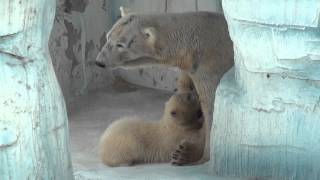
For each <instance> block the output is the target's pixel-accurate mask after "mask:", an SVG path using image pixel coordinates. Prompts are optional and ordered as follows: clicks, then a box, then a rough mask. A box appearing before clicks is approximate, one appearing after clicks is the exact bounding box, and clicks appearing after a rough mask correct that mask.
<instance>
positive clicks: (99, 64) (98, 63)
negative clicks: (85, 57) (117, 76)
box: [95, 61, 106, 68]
mask: <svg viewBox="0 0 320 180" xmlns="http://www.w3.org/2000/svg"><path fill="white" fill-rule="evenodd" d="M95 64H96V65H97V66H99V67H101V68H105V67H106V65H105V64H104V63H102V62H99V61H96V62H95Z"/></svg>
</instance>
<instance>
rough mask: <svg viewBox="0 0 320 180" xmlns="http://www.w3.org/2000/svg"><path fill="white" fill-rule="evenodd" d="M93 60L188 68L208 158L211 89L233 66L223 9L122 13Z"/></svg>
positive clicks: (108, 63) (107, 63) (126, 65)
mask: <svg viewBox="0 0 320 180" xmlns="http://www.w3.org/2000/svg"><path fill="white" fill-rule="evenodd" d="M96 64H97V65H99V66H101V67H104V66H106V65H108V66H117V67H124V68H136V67H141V66H146V65H155V64H164V65H167V66H175V67H179V68H180V69H181V70H183V71H184V72H186V73H187V74H188V75H189V77H190V78H191V79H192V82H193V83H194V86H195V89H196V91H197V92H198V94H199V98H200V101H201V107H202V110H203V114H204V118H205V123H204V128H205V129H206V130H205V131H206V144H205V151H204V153H203V154H204V156H203V157H202V159H201V160H200V161H199V163H203V162H206V161H208V160H209V157H210V156H209V152H210V151H209V150H210V131H211V126H212V121H213V116H212V115H213V109H214V98H215V91H216V88H217V86H218V84H219V81H220V79H221V77H222V76H223V74H224V73H225V72H227V71H228V70H229V69H230V68H231V67H232V66H233V64H234V63H233V44H232V41H231V39H230V37H229V33H228V26H227V22H226V20H225V18H224V17H223V15H222V14H217V13H211V12H188V13H172V14H170V13H168V14H135V13H129V15H125V16H124V17H122V18H121V19H119V20H118V22H117V23H116V24H115V25H114V26H113V27H112V29H111V30H110V31H109V32H108V33H107V42H106V44H105V45H104V46H103V48H102V50H101V52H100V53H99V55H98V57H97V59H96Z"/></svg>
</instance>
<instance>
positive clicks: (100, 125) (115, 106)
mask: <svg viewBox="0 0 320 180" xmlns="http://www.w3.org/2000/svg"><path fill="white" fill-rule="evenodd" d="M171 94H172V93H170V92H165V91H159V90H153V89H148V88H141V87H137V86H133V85H129V84H125V83H120V84H119V83H118V84H116V85H115V86H114V87H112V88H108V89H103V90H98V91H95V92H92V93H89V95H86V96H82V97H79V98H77V99H75V100H74V101H73V103H72V104H71V105H69V108H68V110H69V113H68V114H69V119H70V136H71V139H70V141H71V155H72V162H73V168H74V173H75V178H76V179H81V180H84V179H108V180H109V179H110V180H120V179H121V180H122V179H137V180H144V179H148V180H153V179H190V180H193V179H195V180H198V179H199V180H202V179H203V180H205V179H213V180H215V179H219V180H220V179H221V180H227V179H234V178H219V177H213V176H210V175H209V174H208V173H207V169H208V168H207V165H201V166H189V167H174V166H170V165H168V164H156V165H137V166H133V167H121V168H109V167H107V166H104V165H103V164H102V163H101V162H100V160H99V158H98V155H97V144H98V140H99V137H100V135H101V134H102V133H103V131H104V130H105V128H106V127H107V126H108V125H109V124H110V123H111V122H113V121H114V120H117V119H118V118H120V117H123V116H140V117H143V118H145V119H146V120H158V119H160V117H161V115H162V112H163V110H164V102H165V101H166V100H167V99H168V98H169V97H170V96H171Z"/></svg>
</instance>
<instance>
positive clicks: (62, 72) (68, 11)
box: [49, 0, 112, 101]
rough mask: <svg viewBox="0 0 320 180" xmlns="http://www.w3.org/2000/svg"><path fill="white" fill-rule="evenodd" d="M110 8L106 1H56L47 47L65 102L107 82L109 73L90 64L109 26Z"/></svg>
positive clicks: (105, 84) (109, 81)
mask: <svg viewBox="0 0 320 180" xmlns="http://www.w3.org/2000/svg"><path fill="white" fill-rule="evenodd" d="M110 9H111V3H110V2H109V1H107V0H106V1H104V0H96V1H89V0H83V1H78V0H57V11H56V17H55V21H54V27H53V30H52V33H51V38H50V43H49V46H50V54H51V56H52V60H53V65H54V68H55V72H56V75H57V77H58V80H59V83H60V85H61V88H62V90H63V94H64V96H65V98H66V100H67V101H70V100H72V98H73V97H75V96H77V95H81V94H85V93H86V92H87V91H88V90H90V89H95V88H98V87H103V86H107V85H109V84H110V83H111V79H112V74H111V73H110V72H108V71H105V70H102V69H101V68H98V67H96V66H95V65H94V63H93V61H94V59H95V57H96V56H97V53H98V52H99V50H100V48H101V46H102V45H103V44H104V42H105V31H106V29H109V28H110V27H111V25H112V24H111V23H112V20H111V18H112V16H111V10H110Z"/></svg>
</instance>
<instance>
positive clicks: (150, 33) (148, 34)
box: [142, 27, 157, 45]
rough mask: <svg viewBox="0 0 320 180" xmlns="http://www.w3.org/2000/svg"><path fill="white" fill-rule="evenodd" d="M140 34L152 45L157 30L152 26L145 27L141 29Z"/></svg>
mask: <svg viewBox="0 0 320 180" xmlns="http://www.w3.org/2000/svg"><path fill="white" fill-rule="evenodd" d="M142 34H143V35H144V37H145V38H146V39H147V41H148V42H149V43H150V44H151V45H154V44H155V42H156V38H157V32H156V29H155V28H154V27H147V28H144V29H143V30H142Z"/></svg>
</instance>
